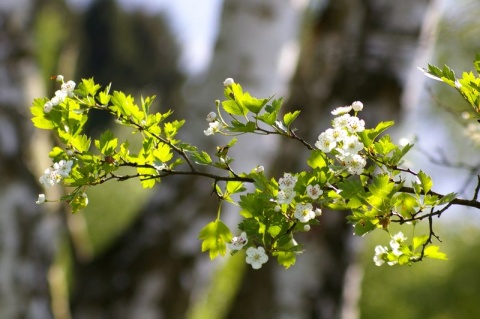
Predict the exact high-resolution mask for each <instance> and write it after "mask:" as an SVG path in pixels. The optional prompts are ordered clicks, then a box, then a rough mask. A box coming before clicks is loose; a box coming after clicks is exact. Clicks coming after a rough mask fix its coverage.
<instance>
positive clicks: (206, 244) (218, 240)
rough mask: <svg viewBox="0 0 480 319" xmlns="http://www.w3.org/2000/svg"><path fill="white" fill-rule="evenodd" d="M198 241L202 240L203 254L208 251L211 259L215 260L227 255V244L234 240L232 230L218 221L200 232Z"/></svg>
mask: <svg viewBox="0 0 480 319" xmlns="http://www.w3.org/2000/svg"><path fill="white" fill-rule="evenodd" d="M198 239H200V240H202V252H205V251H207V250H208V251H209V255H210V259H215V258H216V257H217V256H218V255H221V256H224V255H225V253H226V251H227V243H228V242H229V241H230V240H231V239H232V234H231V232H230V229H228V227H227V226H226V225H225V224H224V223H223V222H222V221H221V220H219V219H217V220H215V221H213V222H210V223H209V224H208V225H207V226H205V227H204V228H203V229H202V230H201V231H200V233H199V235H198Z"/></svg>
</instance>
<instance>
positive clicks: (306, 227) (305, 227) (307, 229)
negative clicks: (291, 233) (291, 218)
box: [303, 224, 311, 231]
mask: <svg viewBox="0 0 480 319" xmlns="http://www.w3.org/2000/svg"><path fill="white" fill-rule="evenodd" d="M310 228H311V227H310V225H308V224H306V225H304V226H303V231H309V230H310Z"/></svg>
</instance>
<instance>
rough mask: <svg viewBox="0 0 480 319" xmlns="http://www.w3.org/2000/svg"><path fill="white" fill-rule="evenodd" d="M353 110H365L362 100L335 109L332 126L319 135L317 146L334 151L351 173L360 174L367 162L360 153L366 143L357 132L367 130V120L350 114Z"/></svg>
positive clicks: (325, 150) (326, 150) (324, 150)
mask: <svg viewBox="0 0 480 319" xmlns="http://www.w3.org/2000/svg"><path fill="white" fill-rule="evenodd" d="M352 110H353V111H354V112H355V114H357V113H358V112H359V111H361V110H363V104H362V102H359V101H356V102H353V103H352V105H350V106H342V107H338V108H336V109H335V110H333V111H332V114H333V115H336V116H337V117H335V118H334V120H333V122H332V128H329V129H327V130H326V131H325V132H323V133H321V134H320V135H319V136H318V141H317V142H316V143H315V146H316V147H317V148H318V149H319V150H321V151H323V152H325V153H330V152H333V153H334V154H335V157H336V158H337V160H338V161H339V162H340V163H341V164H342V165H343V166H345V168H346V169H347V172H348V173H349V174H353V175H360V174H362V173H363V168H364V167H365V165H366V163H367V162H366V160H365V158H364V157H363V156H362V155H360V154H359V153H360V151H361V150H363V148H364V145H363V143H362V142H361V141H360V139H359V138H358V135H357V133H360V132H363V131H364V130H365V121H364V120H361V119H359V118H358V117H357V116H352V115H350V111H352Z"/></svg>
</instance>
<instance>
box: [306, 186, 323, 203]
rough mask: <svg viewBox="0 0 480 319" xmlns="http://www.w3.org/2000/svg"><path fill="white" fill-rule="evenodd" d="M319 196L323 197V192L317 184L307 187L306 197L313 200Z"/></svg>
mask: <svg viewBox="0 0 480 319" xmlns="http://www.w3.org/2000/svg"><path fill="white" fill-rule="evenodd" d="M321 195H323V190H321V189H320V186H319V185H318V184H317V185H308V186H307V196H308V197H310V198H311V199H313V200H315V199H317V198H318V197H320V196H321Z"/></svg>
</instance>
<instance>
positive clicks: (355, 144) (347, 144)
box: [342, 135, 364, 155]
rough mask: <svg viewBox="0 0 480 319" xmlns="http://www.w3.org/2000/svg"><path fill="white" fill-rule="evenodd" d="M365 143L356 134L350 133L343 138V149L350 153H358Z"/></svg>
mask: <svg viewBox="0 0 480 319" xmlns="http://www.w3.org/2000/svg"><path fill="white" fill-rule="evenodd" d="M363 147H364V145H363V143H362V142H361V141H360V140H359V139H358V137H357V136H356V135H350V136H347V137H345V138H344V139H343V145H342V149H343V150H344V151H345V152H346V153H348V154H352V155H354V154H357V153H358V152H360V151H361V150H363Z"/></svg>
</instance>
